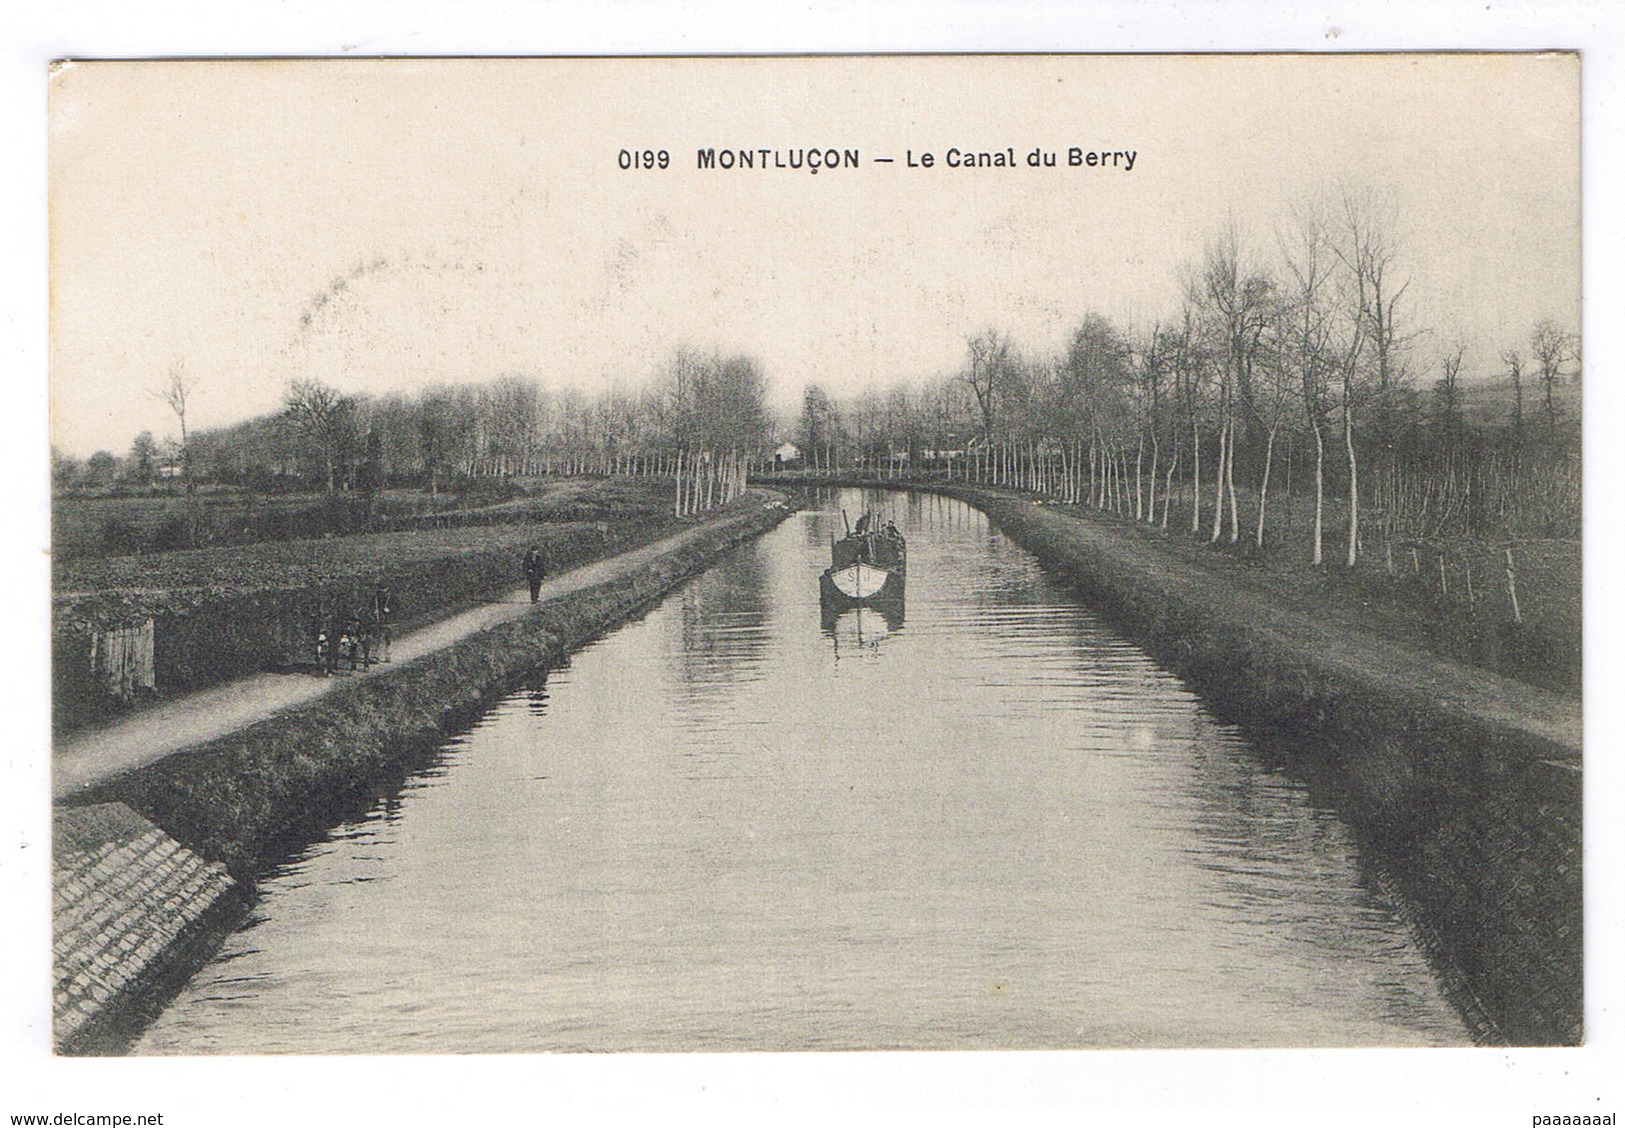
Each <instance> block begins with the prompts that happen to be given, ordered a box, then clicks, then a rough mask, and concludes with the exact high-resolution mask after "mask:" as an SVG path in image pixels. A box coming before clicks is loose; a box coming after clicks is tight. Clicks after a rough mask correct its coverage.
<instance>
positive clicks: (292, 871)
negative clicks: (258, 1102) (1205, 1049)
mask: <svg viewBox="0 0 1625 1128" xmlns="http://www.w3.org/2000/svg"><path fill="white" fill-rule="evenodd" d="M866 504H868V505H871V506H873V507H874V508H875V509H877V510H878V511H879V512H880V513H881V515H882V517H884V518H891V519H893V520H895V521H896V522H897V524H898V526H899V527H900V528H901V529H902V530H903V531H904V533H905V534H906V536H907V537H908V545H909V573H908V581H907V602H906V612H905V614H904V616H903V617H902V619H901V621H895V617H894V621H891V622H888V621H887V620H886V619H885V618H884V617H882V616H880V615H879V614H877V613H876V612H874V611H872V610H868V611H861V612H849V613H847V614H846V615H844V616H842V617H840V618H839V619H837V620H835V621H833V622H829V621H827V620H825V619H824V618H823V617H822V616H821V615H820V608H819V600H818V573H819V571H820V570H821V569H822V568H823V566H824V565H825V564H827V562H828V557H829V543H830V538H831V535H832V534H833V533H836V532H838V531H839V530H840V528H841V526H842V520H843V518H842V510H843V509H844V510H845V511H846V513H847V514H848V515H850V516H851V517H852V518H856V516H857V514H858V513H859V512H860V511H861V510H862V509H863V508H864V507H865V505H866ZM1387 888H1388V885H1387V883H1385V882H1383V881H1380V880H1378V879H1377V877H1376V875H1375V874H1374V872H1373V870H1372V868H1371V863H1370V862H1369V861H1368V860H1367V859H1365V858H1364V857H1362V855H1361V852H1360V849H1359V847H1358V844H1357V843H1356V841H1355V837H1354V834H1353V832H1352V831H1351V830H1350V828H1349V826H1348V825H1347V824H1346V823H1345V822H1344V821H1343V820H1342V819H1341V818H1340V817H1339V815H1338V814H1337V812H1336V810H1335V807H1334V804H1333V803H1331V802H1330V801H1328V800H1327V799H1326V797H1325V796H1324V794H1322V793H1321V792H1320V790H1319V789H1316V788H1311V787H1310V786H1309V785H1308V784H1307V783H1306V782H1305V781H1304V780H1302V779H1300V778H1298V777H1297V776H1295V775H1294V774H1292V773H1291V772H1289V771H1288V770H1286V769H1285V768H1283V767H1282V766H1281V765H1280V764H1279V762H1278V761H1276V760H1274V759H1271V758H1269V757H1266V756H1264V755H1263V754H1262V753H1261V752H1259V751H1258V750H1256V749H1254V748H1253V747H1251V746H1250V745H1249V744H1248V743H1247V741H1246V740H1245V739H1244V738H1243V736H1242V735H1241V734H1239V733H1238V732H1237V731H1236V730H1234V729H1233V728H1231V727H1229V726H1227V725H1225V724H1223V723H1221V722H1220V721H1219V720H1217V719H1216V718H1215V717H1214V716H1213V715H1212V714H1211V713H1210V712H1209V711H1208V709H1207V708H1206V707H1205V706H1204V705H1203V704H1202V703H1201V702H1200V701H1199V700H1198V699H1197V698H1196V696H1195V695H1194V694H1193V693H1191V691H1190V690H1189V689H1188V688H1187V687H1186V686H1185V685H1184V684H1183V683H1181V682H1180V680H1179V679H1178V678H1177V677H1175V676H1174V675H1172V674H1171V673H1168V672H1167V671H1165V670H1163V669H1162V668H1160V667H1159V666H1158V665H1157V664H1156V663H1155V662H1153V661H1152V660H1151V659H1150V658H1149V657H1148V656H1147V655H1146V654H1144V653H1143V652H1142V651H1140V650H1139V649H1137V648H1136V647H1134V646H1132V645H1130V644H1128V643H1127V642H1126V641H1124V639H1122V638H1121V637H1120V636H1118V635H1117V634H1115V633H1114V632H1113V631H1112V630H1111V629H1109V628H1108V627H1107V626H1106V625H1104V624H1103V623H1102V622H1101V621H1100V620H1099V619H1098V618H1097V617H1096V616H1095V615H1094V614H1093V613H1091V611H1090V610H1089V609H1088V608H1087V607H1084V606H1082V605H1080V604H1079V603H1078V602H1077V601H1076V600H1075V599H1074V598H1073V597H1071V596H1070V595H1069V594H1068V592H1067V590H1066V589H1065V588H1064V586H1062V585H1061V584H1060V583H1059V582H1057V581H1056V580H1054V579H1053V578H1051V577H1050V576H1048V575H1046V573H1045V572H1044V570H1043V569H1042V568H1041V567H1040V566H1039V565H1038V563H1037V561H1036V560H1035V559H1034V558H1033V557H1032V556H1030V555H1029V554H1028V553H1026V552H1025V551H1023V550H1021V549H1020V548H1018V547H1016V546H1015V545H1014V544H1013V543H1011V542H1010V541H1009V540H1008V539H1006V538H1005V537H1004V536H1003V535H1002V534H1001V533H1000V532H999V531H998V530H997V529H996V528H994V527H993V526H992V525H991V524H990V523H989V522H988V520H987V519H986V518H985V517H984V516H983V515H982V514H981V513H979V512H978V511H977V510H975V509H973V508H970V507H969V506H966V505H964V504H963V503H961V502H958V501H955V500H951V499H946V498H940V497H933V496H922V495H907V494H900V493H875V494H860V493H858V492H857V491H843V492H841V493H840V494H838V495H825V496H824V497H822V498H821V499H819V500H818V501H817V502H816V503H815V504H814V505H812V506H811V507H809V508H808V509H806V510H803V511H802V512H799V513H797V514H795V515H793V516H792V517H790V518H789V519H788V520H787V521H785V523H784V524H782V525H780V526H779V527H778V528H777V529H775V530H773V531H772V532H770V533H768V534H767V535H766V536H764V537H763V538H761V539H760V540H758V541H756V542H754V543H752V544H749V545H746V546H744V547H742V548H740V549H738V550H736V551H735V552H733V553H732V554H731V555H730V556H728V557H726V558H725V559H724V560H723V561H722V562H721V563H719V564H718V565H717V566H716V567H715V568H713V569H712V570H710V571H709V572H707V573H706V574H704V575H703V576H700V577H698V578H697V579H695V580H693V581H691V582H689V583H688V584H686V585H685V586H684V587H682V588H680V589H679V590H678V591H676V592H675V593H673V594H672V595H671V596H670V597H669V598H667V599H666V600H665V601H664V602H663V603H662V604H661V605H660V606H659V607H657V608H655V609H654V610H652V611H651V612H650V613H649V614H647V615H646V616H645V617H643V618H642V619H639V620H637V621H634V622H631V623H628V624H626V625H624V626H622V627H620V628H619V629H617V630H615V631H614V632H613V633H611V634H610V635H608V636H607V637H605V638H603V639H601V640H600V641H598V642H596V643H594V644H592V645H591V646H589V647H587V648H586V649H584V650H582V651H580V652H578V653H577V654H576V655H574V656H573V658H572V659H571V660H570V662H569V663H568V664H567V665H565V666H563V667H561V668H557V669H554V670H552V671H550V672H549V673H548V675H547V676H546V678H545V679H538V680H537V681H536V682H535V683H534V684H531V685H528V686H526V687H524V688H522V689H520V690H519V691H517V692H515V693H513V694H511V695H509V696H508V697H506V698H505V699H504V700H502V701H500V702H499V703H498V704H496V705H495V706H494V707H492V708H491V709H490V710H488V711H487V712H486V713H485V715H484V716H483V717H481V718H480V719H479V721H478V722H477V723H475V724H474V725H473V726H472V727H471V728H469V729H468V730H467V731H465V732H462V733H460V734H459V735H457V736H454V737H452V738H450V739H448V740H447V741H445V743H444V744H443V745H442V747H441V748H440V749H439V750H438V752H437V753H436V754H435V756H434V757H433V759H432V761H430V762H428V763H426V764H425V765H424V766H422V768H421V770H419V771H417V772H415V773H414V774H412V775H411V776H410V777H409V778H407V779H406V780H405V781H404V782H403V783H402V784H401V785H400V786H399V787H395V788H391V789H390V790H389V791H388V793H387V794H385V795H383V796H381V797H380V798H379V800H378V802H377V803H376V805H375V806H374V807H373V808H372V809H371V810H370V811H367V812H366V813H365V814H364V815H363V816H361V817H358V818H356V819H354V820H352V821H350V822H347V823H345V824H343V825H341V826H338V827H336V828H335V829H334V830H333V831H332V832H331V833H330V834H329V835H328V836H327V837H326V838H324V839H323V840H322V841H319V842H316V843H314V844H312V845H310V846H309V847H308V848H307V849H305V850H304V851H302V852H301V853H300V854H299V855H298V856H296V857H292V858H289V859H287V860H286V861H285V862H284V863H283V864H281V865H279V866H278V867H277V868H276V869H274V870H273V871H272V872H270V873H268V874H266V875H265V877H264V878H263V881H262V883H261V886H260V898H259V901H258V903H257V905H256V907H255V910H254V913H253V915H252V917H251V918H250V919H249V920H248V922H247V923H246V924H245V925H244V927H243V928H241V929H240V930H239V931H238V932H236V933H235V934H234V935H233V936H231V937H230V938H229V939H228V940H227V942H226V944H225V945H224V947H223V948H222V950H221V951H220V953H219V955H218V956H217V957H216V959H215V960H214V961H213V963H211V964H210V965H209V966H207V967H205V968H204V969H203V970H202V971H201V972H200V973H199V974H198V975H197V976H195V977H194V978H193V980H192V981H191V982H190V983H189V984H188V985H187V986H186V987H185V988H184V989H183V991H182V993H181V994H180V995H179V996H178V997H177V998H176V999H175V1000H174V1002H173V1003H172V1004H171V1005H170V1006H169V1007H168V1009H167V1010H166V1011H165V1012H164V1013H163V1014H162V1015H161V1016H160V1017H159V1018H158V1019H157V1021H156V1022H154V1023H153V1025H152V1026H151V1027H149V1028H148V1030H147V1031H146V1032H145V1034H144V1035H143V1036H142V1038H141V1039H140V1040H139V1042H138V1043H137V1044H136V1046H135V1047H134V1050H135V1052H137V1053H186V1054H193V1053H215V1052H230V1053H263V1052H297V1053H330V1052H368V1053H380V1052H417V1053H439V1052H461V1051H537V1050H557V1051H578V1050H625V1051H632V1050H655V1051H660V1050H794V1049H890V1048H915V1049H1005V1048H1008V1049H1040V1048H1073V1047H1134V1046H1155V1047H1198V1046H1297V1045H1317V1046H1352V1045H1418V1044H1432V1045H1461V1044H1467V1043H1468V1042H1469V1041H1470V1039H1469V1037H1468V1034H1467V1032H1466V1030H1465V1028H1464V1026H1463V1024H1462V1022H1461V1020H1460V1019H1459V1018H1458V1016H1457V1015H1456V1013H1455V1011H1454V1009H1453V1008H1452V1007H1451V1005H1450V1004H1449V1002H1448V1001H1447V999H1446V998H1445V997H1444V994H1443V992H1442V990H1441V988H1440V986H1439V984H1438V981H1437V980H1436V978H1435V976H1434V974H1433V973H1432V971H1431V970H1430V969H1429V966H1428V963H1427V961H1426V959H1425V958H1424V956H1423V954H1422V952H1421V950H1420V949H1419V947H1418V945H1417V943H1416V940H1415V938H1414V937H1413V936H1412V935H1411V933H1410V931H1409V929H1408V928H1407V925H1406V924H1405V922H1404V921H1405V915H1404V913H1403V912H1402V910H1401V907H1400V906H1398V905H1396V904H1395V903H1394V902H1393V900H1392V899H1391V897H1390V896H1389V895H1388V894H1387V893H1386V892H1385V891H1386V889H1387Z"/></svg>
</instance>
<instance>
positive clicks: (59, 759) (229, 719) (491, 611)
mask: <svg viewBox="0 0 1625 1128" xmlns="http://www.w3.org/2000/svg"><path fill="white" fill-rule="evenodd" d="M707 528H709V525H699V526H696V527H695V528H692V529H685V530H683V531H682V532H680V533H675V534H673V535H672V536H669V537H666V538H665V539H664V540H658V541H655V542H654V543H653V544H648V545H644V546H643V547H642V548H638V549H633V550H632V551H630V552H625V553H622V554H621V555H619V556H612V557H609V558H607V559H604V560H599V561H595V562H594V563H591V564H586V565H583V566H582V567H580V568H575V569H572V570H571V571H568V572H564V573H561V574H560V575H557V576H554V577H553V578H551V579H549V580H547V581H546V582H544V583H543V584H542V593H541V594H542V600H543V601H544V602H545V601H547V600H549V599H555V598H557V597H559V596H562V595H567V594H569V593H570V592H573V591H577V590H579V589H581V588H587V587H594V586H596V585H598V584H602V583H606V582H608V581H610V580H614V579H617V578H619V577H621V576H624V575H627V574H629V573H631V572H633V571H635V570H636V569H638V568H641V567H642V566H643V565H645V564H647V563H648V562H649V561H651V560H653V559H655V558H656V557H658V556H661V555H663V554H665V553H667V552H670V551H672V550H673V549H676V548H679V547H681V546H682V545H683V544H685V543H686V542H688V541H690V540H692V539H694V538H695V537H697V536H699V535H700V534H701V533H702V532H703V531H704V530H705V529H707ZM531 610H533V608H532V606H531V602H530V591H529V589H528V588H526V587H523V586H521V587H517V588H514V589H513V590H512V591H510V592H508V593H507V594H505V595H503V596H502V597H501V598H500V599H493V600H492V601H491V602H489V603H484V604H481V605H480V606H478V607H475V608H473V609H472V610H469V611H464V612H461V613H460V614H457V615H453V616H451V617H450V618H446V619H442V620H440V621H439V622H437V623H433V624H431V625H429V626H427V627H424V628H422V629H421V630H417V631H413V632H412V633H411V634H405V635H401V636H400V637H399V638H396V639H395V641H394V645H393V647H392V652H391V655H390V658H391V664H390V665H376V666H373V667H371V668H370V669H366V670H357V671H355V672H353V673H351V672H349V671H343V672H341V673H339V674H336V675H334V676H332V677H326V678H322V677H316V676H314V675H312V674H309V673H275V674H271V673H267V674H256V675H254V676H252V677H246V678H241V679H239V680H237V681H233V682H228V683H226V684H225V685H221V686H216V687H214V688H213V689H205V690H199V691H198V692H196V693H189V694H187V695H186V696H184V697H179V698H176V699H175V700H173V701H169V702H166V703H165V704H162V705H157V706H154V707H153V708H151V709H146V710H143V711H142V712H141V713H139V714H137V715H135V716H132V717H130V718H129V719H127V720H125V721H122V722H119V723H118V724H114V725H110V726H107V727H105V728H99V729H94V730H91V731H87V732H80V733H74V734H71V735H69V736H67V737H65V738H63V739H62V740H60V741H59V742H58V743H57V745H56V748H55V750H54V753H53V758H52V781H51V791H52V795H53V797H54V798H56V799H63V798H67V797H70V796H72V795H74V794H76V793H78V792H80V791H83V790H85V789H87V788H91V787H95V786H97V785H99V784H102V783H105V782H107V781H108V780H110V779H113V778H114V777H116V776H121V775H124V774H125V773H127V772H131V771H134V770H136V769H137V768H141V767H145V766H146V765H148V764H151V763H153V762H154V761H157V760H161V759H163V758H164V757H165V756H168V755H171V754H172V753H175V752H178V751H180V750H182V749H184V748H191V747H194V746H196V745H199V744H203V743H205V742H207V741H210V740H215V739H218V738H219V737H222V736H225V735H227V734H229V733H232V732H236V731H238V730H239V729H243V728H246V727H248V726H249V725H252V724H256V723H258V722H259V721H262V720H264V719H265V718H267V717H269V716H271V715H272V714H273V713H277V712H279V711H281V710H283V709H287V708H289V707H291V706H295V705H304V704H306V703H308V702H311V701H314V700H316V699H317V698H319V697H321V696H322V695H324V694H326V693H330V692H332V691H333V690H334V689H336V688H337V687H338V686H340V685H343V684H346V683H347V682H348V681H349V680H350V679H353V678H368V677H376V676H378V675H379V674H381V673H384V672H387V671H389V670H392V669H395V668H396V667H397V666H400V665H403V664H405V663H407V662H411V661H413V660H415V659H418V658H421V657H423V656H424V655H426V654H432V653H434V652H435V651H437V650H440V649H442V648H444V647H446V646H449V645H451V644H452V643H454V642H458V641H460V640H461V639H464V638H467V637H468V636H469V635H472V634H476V633H478V632H480V631H483V630H485V629H487V628H489V627H493V626H496V625H497V624H498V623H503V622H506V621H507V620H509V619H515V618H518V617H519V616H521V615H526V614H529V613H530V612H531Z"/></svg>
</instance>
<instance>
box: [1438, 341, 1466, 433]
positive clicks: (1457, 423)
mask: <svg viewBox="0 0 1625 1128" xmlns="http://www.w3.org/2000/svg"><path fill="white" fill-rule="evenodd" d="M1466 352H1467V342H1466V341H1464V340H1462V339H1461V338H1459V337H1458V338H1456V340H1455V342H1454V343H1453V344H1451V346H1450V347H1449V348H1448V349H1447V350H1446V351H1445V354H1444V356H1443V358H1442V359H1441V360H1440V371H1441V373H1442V375H1441V376H1440V377H1439V379H1438V380H1436V381H1434V384H1433V412H1434V420H1435V426H1436V429H1437V430H1438V433H1439V438H1440V441H1441V443H1442V445H1443V446H1444V450H1445V453H1446V455H1450V454H1453V453H1454V452H1455V449H1456V444H1457V443H1458V442H1459V440H1460V438H1461V360H1462V357H1463V356H1464V355H1466Z"/></svg>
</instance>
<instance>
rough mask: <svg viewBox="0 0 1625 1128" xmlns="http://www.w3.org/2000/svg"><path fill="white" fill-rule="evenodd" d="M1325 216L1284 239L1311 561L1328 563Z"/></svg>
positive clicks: (1312, 214)
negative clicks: (1310, 463)
mask: <svg viewBox="0 0 1625 1128" xmlns="http://www.w3.org/2000/svg"><path fill="white" fill-rule="evenodd" d="M1327 238H1328V231H1327V225H1326V222H1325V219H1324V216H1323V214H1321V213H1319V212H1318V211H1317V210H1315V209H1314V208H1313V207H1309V208H1306V209H1303V210H1300V211H1299V212H1298V213H1297V215H1296V216H1295V217H1294V224H1293V227H1292V228H1291V229H1290V230H1289V231H1288V232H1287V233H1285V234H1281V235H1278V241H1279V243H1280V245H1281V252H1282V257H1283V259H1284V260H1285V262H1286V269H1287V274H1288V275H1289V276H1290V282H1289V286H1290V289H1289V291H1288V293H1287V295H1286V305H1287V314H1286V343H1285V349H1286V351H1287V353H1288V354H1290V356H1291V358H1292V361H1293V362H1294V363H1295V364H1296V365H1297V369H1298V381H1297V388H1298V396H1299V402H1300V403H1301V404H1302V405H1303V410H1304V418H1305V421H1306V422H1307V423H1308V425H1309V432H1310V435H1311V436H1312V437H1313V438H1314V440H1315V509H1314V522H1313V526H1312V535H1311V541H1310V563H1311V564H1312V565H1313V566H1314V567H1316V568H1318V567H1320V566H1321V563H1322V561H1323V546H1324V532H1325V509H1326V427H1327V426H1328V421H1329V416H1330V414H1331V406H1330V402H1329V400H1330V394H1331V389H1330V387H1329V381H1330V377H1331V373H1332V370H1333V367H1334V365H1333V358H1332V351H1331V342H1332V325H1333V310H1332V297H1333V280H1332V265H1333V262H1334V256H1333V254H1332V252H1331V248H1330V247H1329V246H1328V244H1327Z"/></svg>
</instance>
